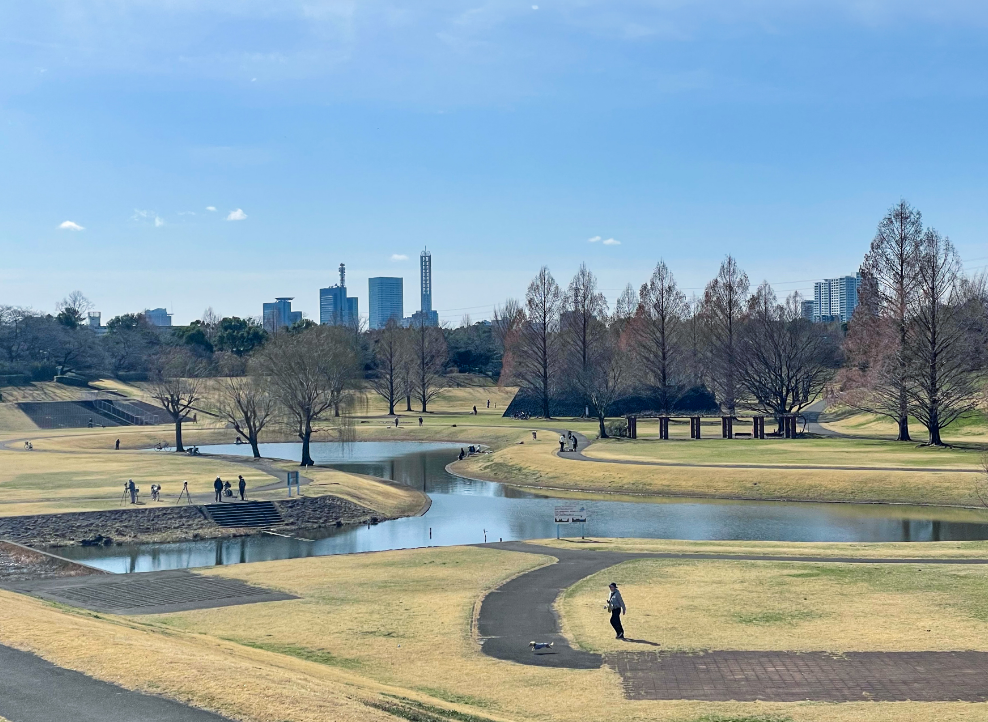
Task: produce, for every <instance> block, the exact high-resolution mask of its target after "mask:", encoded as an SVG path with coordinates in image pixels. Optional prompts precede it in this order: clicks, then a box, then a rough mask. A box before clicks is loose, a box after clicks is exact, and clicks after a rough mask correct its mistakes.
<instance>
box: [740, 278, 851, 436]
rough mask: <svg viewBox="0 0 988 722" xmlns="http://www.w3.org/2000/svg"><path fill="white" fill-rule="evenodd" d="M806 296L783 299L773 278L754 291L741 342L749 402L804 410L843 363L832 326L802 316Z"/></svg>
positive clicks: (772, 410)
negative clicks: (773, 285)
mask: <svg viewBox="0 0 988 722" xmlns="http://www.w3.org/2000/svg"><path fill="white" fill-rule="evenodd" d="M801 304H802V297H801V296H800V295H799V293H793V294H790V296H789V298H787V299H786V303H785V304H784V305H783V304H779V303H778V302H777V300H776V297H775V292H774V291H773V290H772V287H771V286H770V285H768V283H767V282H766V283H762V284H761V285H760V286H759V287H758V289H757V290H756V291H755V294H754V296H752V298H751V300H750V303H749V309H748V315H747V318H746V320H745V323H744V325H743V327H742V332H741V336H740V344H739V358H738V365H737V370H738V381H739V383H740V385H741V386H742V387H743V388H744V390H745V391H746V392H747V393H746V397H747V399H748V400H747V402H746V405H747V406H749V407H750V408H752V409H755V410H758V411H761V412H763V413H765V414H768V415H770V416H774V417H775V419H776V421H777V422H778V425H779V432H781V431H782V416H783V415H784V414H792V413H798V412H800V411H801V410H802V409H804V408H806V407H807V406H808V405H810V404H811V403H813V402H814V401H815V400H816V399H817V398H818V397H819V396H820V394H821V393H822V392H823V389H824V386H825V385H826V384H827V381H828V380H829V379H830V378H831V377H832V376H833V374H834V372H835V370H836V368H837V366H838V344H839V341H838V339H837V337H836V336H835V334H834V333H833V329H832V327H830V326H828V325H825V324H819V323H812V322H811V321H810V320H809V319H805V318H802V313H801V310H802V306H801Z"/></svg>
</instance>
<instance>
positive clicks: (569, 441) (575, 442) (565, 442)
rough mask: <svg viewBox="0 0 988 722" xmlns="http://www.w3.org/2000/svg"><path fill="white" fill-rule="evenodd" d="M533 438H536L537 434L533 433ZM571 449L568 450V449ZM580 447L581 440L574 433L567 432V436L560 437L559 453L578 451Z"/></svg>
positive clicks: (561, 435)
mask: <svg viewBox="0 0 988 722" xmlns="http://www.w3.org/2000/svg"><path fill="white" fill-rule="evenodd" d="M532 438H533V439H534V438H535V432H534V431H533V432H532ZM567 446H569V447H570V448H569V449H567V448H566V447H567ZM579 446H580V441H579V438H578V437H577V435H576V434H574V433H573V432H572V431H567V432H566V433H565V434H560V435H559V451H560V452H563V451H576V450H577V448H579Z"/></svg>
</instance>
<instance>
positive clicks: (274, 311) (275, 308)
mask: <svg viewBox="0 0 988 722" xmlns="http://www.w3.org/2000/svg"><path fill="white" fill-rule="evenodd" d="M293 300H294V299H293V297H292V296H281V297H279V298H276V299H275V300H274V303H265V304H264V306H263V314H264V315H263V323H264V330H265V331H267V332H268V333H275V332H276V331H280V330H281V329H283V328H287V327H288V326H291V325H292V324H293V323H295V322H296V321H301V320H302V312H301V311H293V310H292V301H293Z"/></svg>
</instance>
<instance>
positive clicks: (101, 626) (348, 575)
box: [0, 542, 988, 722]
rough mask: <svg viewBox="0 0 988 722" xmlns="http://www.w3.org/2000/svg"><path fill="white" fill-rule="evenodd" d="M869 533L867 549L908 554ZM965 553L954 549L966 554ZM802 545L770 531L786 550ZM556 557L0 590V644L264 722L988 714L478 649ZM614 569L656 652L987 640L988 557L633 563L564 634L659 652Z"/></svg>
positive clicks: (598, 581) (501, 555)
mask: <svg viewBox="0 0 988 722" xmlns="http://www.w3.org/2000/svg"><path fill="white" fill-rule="evenodd" d="M643 543H645V544H648V543H649V542H643ZM733 546H734V547H736V548H737V549H738V550H739V551H747V552H754V553H761V552H763V551H764V550H765V545H761V544H741V543H735V544H733ZM858 546H859V547H860V548H859V551H860V552H862V553H869V554H871V553H874V552H878V551H880V553H882V554H893V553H897V552H896V551H895V549H894V547H896V546H898V547H903V548H907V549H905V552H906V553H910V554H911V553H913V550H914V549H915V548H916V546H915V545H879V546H876V548H874V549H869V548H867V547H866V546H865V545H858ZM963 547H964V545H957V548H956V549H953V551H955V552H957V553H966V551H965V550H964V548H963ZM980 548H981V550H983V549H984V545H980ZM804 549H805V546H804V545H788V546H786V545H773V551H775V552H777V553H789V552H797V553H798V552H801V551H803V550H804ZM544 561H545V558H543V557H539V556H537V555H527V554H517V553H511V552H502V551H497V550H492V549H481V548H465V547H458V548H446V549H420V550H408V551H400V552H385V553H377V554H366V555H352V556H336V557H321V558H310V559H297V560H290V561H279V562H265V563H258V564H243V565H236V566H231V567H223V568H216V569H212V570H209V571H208V572H207V573H209V574H215V575H221V576H227V577H235V578H239V579H244V580H247V581H250V582H255V583H259V584H264V585H267V586H272V587H276V588H279V589H283V590H286V591H290V592H292V593H294V594H297V595H299V596H300V597H301V599H299V600H295V601H286V602H276V603H270V604H255V605H248V606H243V607H237V608H235V609H229V608H227V609H214V610H202V611H196V612H183V613H177V614H170V615H160V616H147V617H134V618H122V617H114V616H102V615H94V614H89V613H83V612H75V611H72V610H68V609H64V608H59V607H55V606H53V605H49V604H45V603H42V602H39V601H37V600H33V599H28V598H25V597H19V596H16V595H12V594H8V593H6V592H0V642H2V643H5V644H12V645H14V646H17V647H20V648H25V649H30V650H32V651H36V652H38V653H40V654H42V655H43V656H45V657H46V658H48V659H50V660H52V661H53V662H55V663H57V664H61V665H64V666H68V667H71V668H74V669H79V670H82V671H84V672H86V673H89V674H93V675H95V676H97V677H100V678H102V679H108V680H111V681H114V682H116V683H119V684H122V685H124V686H128V687H131V688H137V689H141V690H146V691H152V692H155V693H159V694H165V695H167V696H170V697H175V698H178V699H181V700H183V701H187V702H191V703H194V704H198V705H200V706H204V707H208V708H210V709H214V710H217V711H219V712H221V713H223V714H226V715H229V716H230V717H232V718H234V719H242V720H251V721H255V720H256V721H258V722H261V721H263V722H279V721H283V720H291V721H292V722H296V721H299V722H301V721H308V720H321V719H338V720H344V721H346V720H357V719H368V720H374V719H379V718H381V716H379V715H378V714H377V711H376V710H375V709H373V708H368V707H367V706H366V705H365V703H368V702H370V703H376V702H382V701H391V702H393V701H394V700H395V698H396V697H397V698H405V699H412V700H415V702H414V703H403V704H405V705H409V704H416V703H417V704H426V705H429V706H431V707H433V708H442V709H453V710H455V713H444V714H442V715H441V716H440V719H450V720H452V719H456V720H460V722H480V721H481V720H533V721H534V720H546V719H552V720H559V721H560V722H598V721H599V722H604V721H605V720H608V721H610V720H645V719H648V720H662V721H668V722H701V721H703V722H710V721H711V720H717V721H718V722H739V721H742V720H743V721H744V722H753V721H754V720H758V722H767V721H769V720H771V721H772V722H783V721H787V720H791V721H792V722H817V721H821V722H822V721H823V720H841V721H842V722H859V721H860V722H866V721H867V722H872V721H874V720H893V719H894V720H904V721H906V722H919V721H920V720H931V719H937V720H976V719H983V718H984V717H985V716H986V715H988V705H984V704H968V703H956V704H955V703H936V704H929V703H911V702H900V703H894V704H889V703H873V702H861V703H852V704H841V705H833V704H819V703H762V702H759V703H700V702H689V701H675V702H657V701H651V702H631V701H628V700H626V699H625V698H624V696H623V693H622V688H621V683H620V679H619V677H618V675H617V674H616V673H615V672H614V671H612V670H610V669H608V668H603V669H599V670H589V671H577V670H564V669H546V668H537V667H528V666H523V665H516V664H512V663H508V662H501V661H498V660H493V659H490V658H487V657H485V656H483V655H482V654H481V653H480V651H479V649H478V646H477V644H476V642H475V641H474V640H473V638H472V634H471V620H472V618H473V614H474V610H475V604H476V601H477V600H478V599H479V598H480V597H481V596H482V595H483V594H484V593H485V592H486V591H487V590H488V589H490V588H491V587H493V586H496V585H497V584H498V583H499V582H500V581H502V580H504V579H507V578H510V577H511V576H513V575H515V574H518V573H521V572H523V571H525V570H528V569H531V568H533V567H534V566H537V565H539V564H541V563H543V562H544ZM611 579H615V580H617V581H618V582H619V583H620V584H621V585H622V589H623V592H624V596H625V599H626V600H627V601H628V604H629V608H630V615H629V616H628V618H627V622H626V624H627V627H628V636H629V637H633V638H634V639H644V640H647V641H651V642H655V643H658V644H661V647H659V649H666V650H668V649H683V650H702V649H756V650H766V649H769V650H770V649H782V650H826V651H833V652H836V653H839V652H842V651H852V650H853V651H859V650H876V651H881V650H911V649H982V650H983V649H988V644H986V642H985V639H988V636H986V632H988V606H986V605H985V603H984V599H985V598H986V593H988V569H985V568H982V567H970V568H967V567H965V568H952V567H951V568H949V567H935V566H932V565H924V566H916V565H907V566H902V567H893V566H890V565H866V566H861V567H857V566H853V565H843V564H820V563H815V562H807V563H794V562H786V563H777V562H771V563H764V562H725V561H665V560H645V561H635V562H630V563H626V564H624V565H621V566H619V567H616V568H613V569H611V570H608V571H605V572H602V573H601V574H598V575H596V576H594V577H591V578H589V579H587V580H585V581H583V582H581V583H580V584H578V585H576V587H574V588H573V589H571V590H570V591H569V592H568V593H566V594H565V596H564V598H563V600H562V602H561V611H562V613H563V622H564V629H565V630H566V631H567V633H569V634H571V635H573V636H574V637H575V640H576V641H577V642H578V643H579V644H580V645H581V646H583V647H586V648H591V649H598V650H612V649H621V650H624V651H628V650H639V649H649V650H650V649H655V648H654V647H646V646H645V645H641V646H639V645H634V644H625V645H623V646H621V647H616V646H615V643H614V641H613V640H611V639H608V637H609V636H610V628H609V627H608V626H607V620H606V614H605V613H604V612H603V611H602V601H603V598H604V596H605V584H606V582H608V581H611ZM879 608H880V609H882V610H883V612H882V615H881V618H876V617H875V614H874V610H875V609H879ZM927 630H930V631H927ZM386 695H392V696H391V697H388V696H386ZM406 711H407V707H406ZM392 719H393V718H392Z"/></svg>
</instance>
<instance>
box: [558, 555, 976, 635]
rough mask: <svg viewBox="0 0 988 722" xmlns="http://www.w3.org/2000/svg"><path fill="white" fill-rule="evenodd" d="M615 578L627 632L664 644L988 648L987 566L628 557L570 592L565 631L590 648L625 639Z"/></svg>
mask: <svg viewBox="0 0 988 722" xmlns="http://www.w3.org/2000/svg"><path fill="white" fill-rule="evenodd" d="M611 581H616V582H617V583H618V585H619V586H620V587H621V593H622V595H623V596H624V599H625V602H626V603H627V604H628V611H629V615H628V621H627V622H626V627H627V629H628V631H627V635H628V636H629V637H633V638H635V639H645V640H648V641H651V642H655V643H659V644H661V645H662V648H663V649H667V650H669V649H671V650H681V651H696V650H705V649H722V650H723V649H779V650H789V651H821V650H822V651H828V652H835V653H840V652H849V651H919V650H985V649H988V641H986V632H988V602H986V601H985V599H986V592H988V568H986V567H983V566H964V567H954V566H942V565H941V566H937V565H912V564H908V565H907V564H884V565H883V564H828V563H812V562H802V563H789V562H741V561H693V560H690V561H682V560H658V559H644V560H635V561H632V562H627V563H625V564H622V565H620V566H618V567H615V568H612V569H609V570H607V571H604V572H601V573H599V574H596V575H594V576H592V577H590V578H588V579H585V580H583V581H581V582H580V583H579V584H577V585H576V586H574V587H573V588H571V589H570V590H569V591H568V592H567V594H566V596H565V598H564V600H563V602H562V609H563V611H564V619H565V620H566V623H567V629H568V631H570V632H571V633H572V634H573V636H574V637H575V638H576V639H577V640H578V641H579V642H580V643H581V645H582V646H585V647H587V648H589V649H594V650H598V651H608V650H619V649H621V650H627V649H628V646H629V645H627V644H622V643H621V641H620V640H616V639H614V638H613V633H612V632H611V629H610V626H609V625H608V624H607V615H606V613H605V612H604V611H603V600H605V599H606V598H607V584H608V583H609V582H611ZM878 610H881V611H880V613H876V612H878Z"/></svg>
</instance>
